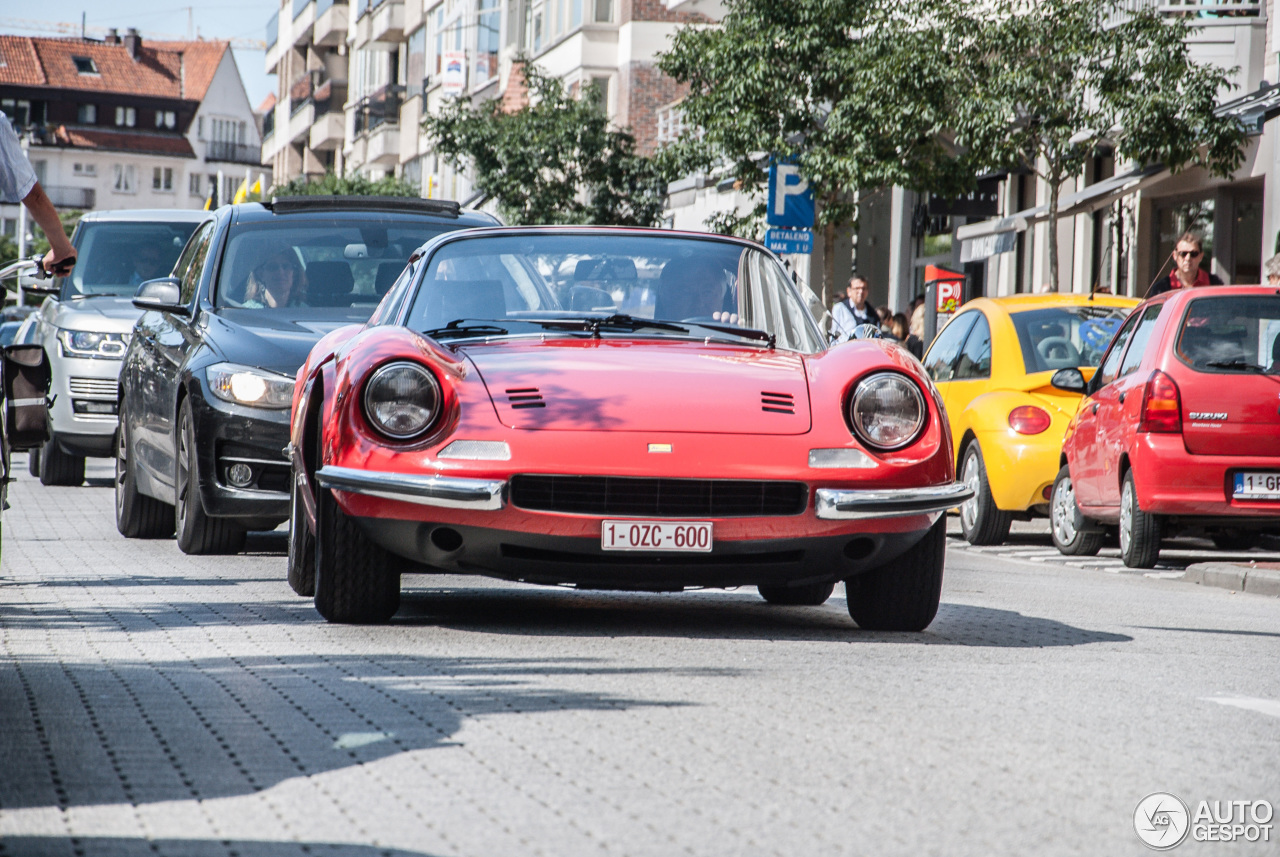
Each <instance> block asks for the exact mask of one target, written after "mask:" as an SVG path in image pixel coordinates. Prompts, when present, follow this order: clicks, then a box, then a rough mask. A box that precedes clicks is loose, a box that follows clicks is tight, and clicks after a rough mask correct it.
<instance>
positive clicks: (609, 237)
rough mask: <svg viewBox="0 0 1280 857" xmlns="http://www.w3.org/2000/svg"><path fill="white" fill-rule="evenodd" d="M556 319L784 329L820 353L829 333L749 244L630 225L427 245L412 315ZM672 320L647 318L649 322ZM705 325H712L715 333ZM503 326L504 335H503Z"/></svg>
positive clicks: (727, 331) (505, 325)
mask: <svg viewBox="0 0 1280 857" xmlns="http://www.w3.org/2000/svg"><path fill="white" fill-rule="evenodd" d="M553 319H563V320H575V319H576V320H588V321H589V320H592V319H605V320H607V321H608V322H610V324H609V325H597V326H595V327H593V328H592V332H593V333H597V334H598V333H599V332H600V331H601V330H607V329H612V328H616V327H621V328H625V329H626V330H627V331H628V332H631V333H640V334H643V335H645V336H670V337H690V336H695V337H697V338H704V337H706V336H708V335H715V336H727V337H729V338H734V337H741V336H742V335H743V334H744V333H745V332H747V331H751V332H762V333H761V334H758V336H757V338H758V339H761V340H767V339H768V336H764V335H763V334H768V335H769V336H772V337H776V344H777V347H780V348H787V349H790V350H794V351H801V352H806V353H812V352H815V351H818V350H820V349H821V348H822V347H823V346H824V341H823V340H822V338H821V336H820V335H819V334H818V330H817V328H816V326H815V325H814V323H813V320H812V318H811V317H810V316H809V313H808V311H807V310H806V309H805V307H804V304H803V303H802V302H801V300H800V298H799V296H798V294H797V293H796V291H795V289H794V287H793V286H792V284H791V281H790V280H789V279H788V278H787V276H786V274H785V272H784V271H783V270H782V269H781V268H780V267H779V266H778V264H777V262H776V261H774V260H773V258H772V257H770V256H769V255H768V254H767V253H765V252H763V251H762V250H759V249H757V248H753V247H750V246H746V245H742V244H738V243H734V242H729V241H722V240H715V239H710V238H708V239H700V238H683V237H672V238H668V237H665V236H659V235H644V236H637V235H627V234H607V233H595V234H581V233H578V234H567V235H566V234H550V233H548V234H529V233H525V234H518V235H503V236H484V237H478V238H473V239H466V240H462V241H454V242H450V243H448V244H446V245H445V246H443V247H441V248H440V249H439V250H438V251H437V252H436V253H434V254H433V255H432V256H431V259H430V260H429V263H428V265H427V267H426V269H425V271H424V273H423V275H422V280H421V284H420V287H419V289H418V292H417V296H416V298H415V299H414V303H413V305H412V307H411V309H410V311H409V318H408V321H407V322H406V324H407V325H408V326H409V327H411V328H413V329H415V330H421V331H432V330H438V329H441V328H444V327H446V326H447V325H450V324H453V325H454V326H455V327H457V326H462V325H463V322H464V321H465V324H466V326H475V327H476V329H477V332H478V334H477V335H479V333H480V323H483V322H488V323H489V326H488V327H487V328H486V329H485V332H484V335H488V336H493V335H495V328H501V329H502V330H503V332H511V333H516V332H525V330H526V329H527V327H528V325H527V324H526V325H522V324H521V322H528V323H530V324H537V323H540V322H547V321H549V320H553ZM650 321H654V322H665V323H666V324H663V325H657V324H646V323H645V322H650ZM708 329H710V330H712V331H714V334H708ZM496 335H501V334H496Z"/></svg>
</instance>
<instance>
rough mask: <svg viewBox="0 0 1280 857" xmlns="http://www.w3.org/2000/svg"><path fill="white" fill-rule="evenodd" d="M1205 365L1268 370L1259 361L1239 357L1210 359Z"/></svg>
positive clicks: (1219, 367)
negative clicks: (1254, 361)
mask: <svg viewBox="0 0 1280 857" xmlns="http://www.w3.org/2000/svg"><path fill="white" fill-rule="evenodd" d="M1204 365H1205V366H1208V367H1209V368H1210V369H1248V370H1249V371H1250V372H1265V371H1266V370H1265V369H1263V368H1262V367H1261V366H1259V365H1258V364H1257V363H1250V362H1249V361H1248V360H1242V359H1240V358H1239V357H1237V358H1235V359H1234V360H1210V361H1209V362H1208V363H1206V364H1204Z"/></svg>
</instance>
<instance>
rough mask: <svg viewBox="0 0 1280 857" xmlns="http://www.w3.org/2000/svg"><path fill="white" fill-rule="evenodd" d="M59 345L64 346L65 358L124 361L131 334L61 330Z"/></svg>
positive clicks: (63, 354) (59, 332)
mask: <svg viewBox="0 0 1280 857" xmlns="http://www.w3.org/2000/svg"><path fill="white" fill-rule="evenodd" d="M58 343H59V344H60V345H61V346H62V356H63V357H87V358H91V359H92V358H97V359H101V360H123V359H124V352H125V349H126V348H128V347H129V334H127V333H99V332H98V331H96V330H66V329H60V330H59V331H58Z"/></svg>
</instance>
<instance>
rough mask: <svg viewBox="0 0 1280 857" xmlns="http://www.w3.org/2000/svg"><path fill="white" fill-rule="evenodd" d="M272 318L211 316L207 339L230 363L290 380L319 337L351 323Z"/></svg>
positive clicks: (251, 314) (265, 315)
mask: <svg viewBox="0 0 1280 857" xmlns="http://www.w3.org/2000/svg"><path fill="white" fill-rule="evenodd" d="M274 316H275V314H274V313H270V314H269V313H257V312H252V311H246V312H239V313H236V314H235V317H227V316H223V315H220V314H213V313H210V314H208V315H207V316H205V318H206V319H207V324H208V329H207V332H206V339H207V341H208V342H210V343H211V344H212V345H213V346H214V348H215V349H216V350H217V351H218V352H219V353H221V354H222V357H223V359H224V360H226V361H228V362H230V363H239V364H241V365H244V366H256V367H258V368H261V369H267V370H269V371H272V372H279V373H281V374H282V375H288V376H290V377H293V376H295V375H297V373H298V369H299V368H300V367H301V366H302V364H303V363H304V362H305V361H306V359H307V355H308V354H309V353H311V347H312V346H313V345H315V344H316V343H317V342H319V341H320V337H322V336H324V335H325V334H326V333H328V332H330V331H331V330H337V329H338V328H339V327H346V326H347V325H349V324H351V323H352V322H351V321H350V320H349V319H334V320H329V319H324V320H315V319H307V320H301V321H299V320H288V319H283V318H278V317H274Z"/></svg>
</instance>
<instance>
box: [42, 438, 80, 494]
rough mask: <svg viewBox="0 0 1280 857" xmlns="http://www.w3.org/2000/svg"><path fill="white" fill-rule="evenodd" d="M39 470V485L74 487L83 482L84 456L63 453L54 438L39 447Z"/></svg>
mask: <svg viewBox="0 0 1280 857" xmlns="http://www.w3.org/2000/svg"><path fill="white" fill-rule="evenodd" d="M39 468H40V484H41V485H72V486H74V485H80V484H81V483H83V482H84V456H83V455H68V454H67V453H65V452H63V451H62V448H61V447H59V446H58V439H57V438H56V437H52V438H49V440H47V441H45V444H44V446H43V447H41V449H40V463H39Z"/></svg>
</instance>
